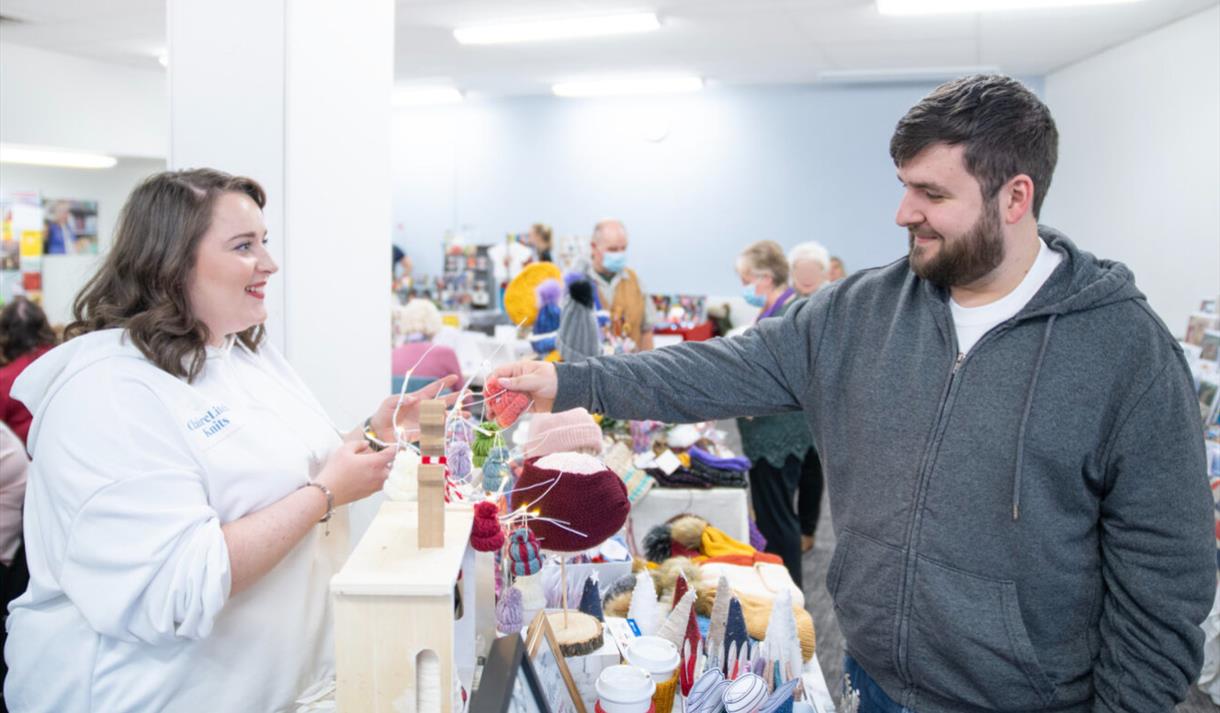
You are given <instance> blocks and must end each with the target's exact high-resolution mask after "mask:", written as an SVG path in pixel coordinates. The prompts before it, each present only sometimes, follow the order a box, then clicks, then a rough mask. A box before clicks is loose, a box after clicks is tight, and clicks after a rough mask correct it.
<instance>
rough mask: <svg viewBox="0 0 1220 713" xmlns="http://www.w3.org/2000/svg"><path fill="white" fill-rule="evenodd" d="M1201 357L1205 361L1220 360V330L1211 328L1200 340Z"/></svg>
mask: <svg viewBox="0 0 1220 713" xmlns="http://www.w3.org/2000/svg"><path fill="white" fill-rule="evenodd" d="M1199 358H1200V359H1202V360H1203V361H1220V332H1218V331H1216V330H1214V329H1209V330H1207V331H1205V332H1204V333H1203V339H1202V340H1201V341H1200V342H1199Z"/></svg>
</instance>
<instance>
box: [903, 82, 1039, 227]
mask: <svg viewBox="0 0 1220 713" xmlns="http://www.w3.org/2000/svg"><path fill="white" fill-rule="evenodd" d="M934 144H947V145H949V146H957V145H962V146H964V147H965V149H966V151H965V160H966V170H967V171H969V172H970V175H972V176H974V178H975V179H976V180H977V181H978V182H979V184H980V186H981V187H982V191H983V197H984V198H991V197H992V196H994V195H995V194H996V192H997V191H999V190H1000V187H1001V186H1003V185H1004V184H1005V183H1006V182H1008V180H1009V179H1011V178H1012V177H1013V176H1017V175H1020V174H1022V173H1023V174H1025V175H1027V176H1029V177H1030V178H1031V179H1032V180H1033V182H1034V206H1033V208H1034V217H1035V218H1037V217H1038V214H1039V213H1040V212H1041V210H1042V201H1043V199H1045V198H1046V192H1047V190H1048V189H1049V188H1050V185H1051V175H1052V174H1053V173H1054V172H1055V162H1056V160H1057V159H1058V157H1059V132H1058V130H1057V129H1055V120H1054V119H1052V118H1051V112H1050V109H1048V108H1047V107H1046V105H1045V104H1043V103H1042V101H1041V100H1039V99H1038V97H1037V96H1035V95H1034V93H1033V92H1031V91H1030V90H1029V89H1028V88H1027V87H1026V86H1025V85H1023V84H1021V83H1020V82H1018V81H1017V80H1015V79H1013V78H1011V77H1005V76H1002V75H996V74H976V75H974V76H971V77H962V78H960V79H955V80H953V81H951V82H946V83H944V84H942V85H940V86H939V87H937V88H936V89H934V90H933V91H932V93H931V94H929V95H928V96H926V97H924V98H923V99H922V100H920V102H919V103H918V104H916V105H915V106H913V107H911V109H910V111H908V112H907V113H906V116H904V117H902V119H901V120H900V121H899V122H898V126H897V127H895V129H894V136H893V138H891V139H890V157H891V158H893V159H894V165H896V166H899V167H901V166H902V165H903V164H904V163H906V162H907V161H909V160H911V159H912V158H914V157H915V156H916V155H918V154H919V152H920V151H923V150H924V149H925V148H927V147H929V146H932V145H934Z"/></svg>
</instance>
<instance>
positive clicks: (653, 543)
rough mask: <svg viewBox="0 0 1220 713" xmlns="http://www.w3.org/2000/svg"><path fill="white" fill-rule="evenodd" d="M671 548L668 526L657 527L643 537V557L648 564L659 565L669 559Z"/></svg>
mask: <svg viewBox="0 0 1220 713" xmlns="http://www.w3.org/2000/svg"><path fill="white" fill-rule="evenodd" d="M672 548H673V542H672V540H671V537H670V532H669V525H657V526H656V527H654V528H652V529H651V530H649V531H648V534H647V535H645V536H644V556H645V557H647V558H648V561H650V562H657V563H661V562H664V561H665V560H667V559H669V555H670V553H671V551H672Z"/></svg>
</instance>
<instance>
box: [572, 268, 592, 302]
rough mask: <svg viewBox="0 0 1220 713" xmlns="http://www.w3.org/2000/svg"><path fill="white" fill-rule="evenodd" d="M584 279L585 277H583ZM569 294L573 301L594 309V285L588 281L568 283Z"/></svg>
mask: <svg viewBox="0 0 1220 713" xmlns="http://www.w3.org/2000/svg"><path fill="white" fill-rule="evenodd" d="M581 277H582V278H583V277H584V276H583V275H582V276H581ZM568 294H569V295H571V297H572V301H573V302H576V303H577V304H580V305H583V306H585V307H587V308H589V309H593V283H592V282H589V281H588V280H587V279H580V280H576V281H574V282H569V283H568Z"/></svg>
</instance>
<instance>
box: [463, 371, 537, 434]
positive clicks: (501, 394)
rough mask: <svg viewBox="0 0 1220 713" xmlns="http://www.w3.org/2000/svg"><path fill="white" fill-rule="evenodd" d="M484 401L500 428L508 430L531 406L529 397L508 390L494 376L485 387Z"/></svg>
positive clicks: (491, 416) (486, 408)
mask: <svg viewBox="0 0 1220 713" xmlns="http://www.w3.org/2000/svg"><path fill="white" fill-rule="evenodd" d="M483 399H484V402H483V408H484V410H485V411H486V412H487V415H488V416H489V417H490V418H492V419H494V420H495V422H496V424H498V425H499V426H500V428H508V427H509V426H511V425H513V424H514V423H516V422H517V419H518V418H520V417H521V414H522V413H524V412H525V409H526V408H528V407H529V405H530V399H529V397H528V396H526V395H525V394H523V393H521V392H519V391H508V390H506V389H505V388H504V387H503V386H501V385H500V380H499V379H497V378H496V377H494V376H491V377H488V378H487V383H486V385H485V386H484V387H483ZM480 435H482V434H480ZM476 442H477V441H476Z"/></svg>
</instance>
